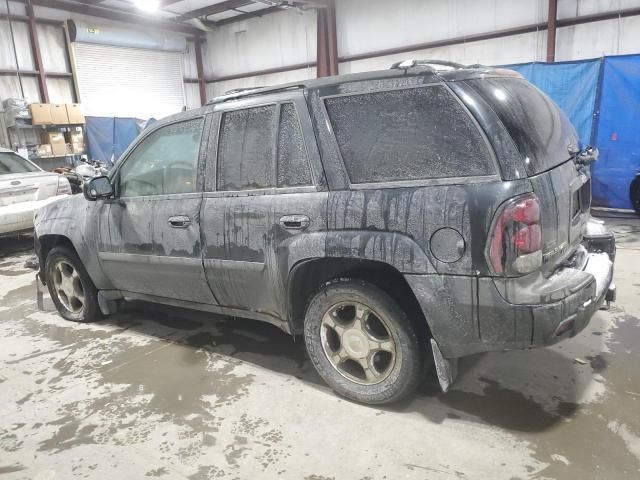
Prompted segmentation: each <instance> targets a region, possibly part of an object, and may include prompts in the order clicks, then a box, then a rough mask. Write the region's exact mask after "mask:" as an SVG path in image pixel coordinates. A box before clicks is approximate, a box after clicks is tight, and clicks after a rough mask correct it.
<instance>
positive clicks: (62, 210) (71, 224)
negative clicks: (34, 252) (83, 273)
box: [34, 195, 113, 290]
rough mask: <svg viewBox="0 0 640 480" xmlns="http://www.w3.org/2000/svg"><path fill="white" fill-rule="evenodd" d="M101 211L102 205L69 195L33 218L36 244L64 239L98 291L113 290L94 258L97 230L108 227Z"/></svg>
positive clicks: (98, 231) (104, 206) (96, 258)
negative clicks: (50, 239)
mask: <svg viewBox="0 0 640 480" xmlns="http://www.w3.org/2000/svg"><path fill="white" fill-rule="evenodd" d="M105 208H107V206H106V204H105V203H104V202H101V201H97V202H89V201H87V200H86V199H85V198H84V197H83V196H82V195H73V196H71V197H68V198H65V199H61V200H60V201H57V202H53V203H51V204H49V205H46V206H45V207H43V208H41V209H40V210H39V211H38V212H37V213H36V215H35V218H34V228H35V234H36V237H37V239H38V242H39V243H40V244H41V245H44V244H46V239H47V237H58V238H59V237H63V238H66V239H67V240H68V241H69V242H71V244H72V245H73V248H74V249H75V251H76V253H77V254H78V257H80V261H82V263H83V265H84V267H85V268H86V269H87V273H88V274H89V276H90V277H91V279H92V280H93V283H94V284H95V286H96V288H98V289H99V290H100V289H110V288H113V285H112V284H111V281H110V280H109V279H108V278H107V277H106V276H105V274H104V272H103V271H102V267H101V265H100V261H99V259H98V244H99V242H100V229H101V228H104V229H105V231H106V229H107V228H108V225H107V223H106V218H107V216H106V215H104V214H103V211H104V210H105ZM44 260H46V259H44V258H42V259H41V261H44Z"/></svg>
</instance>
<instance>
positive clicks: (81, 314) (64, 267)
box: [45, 247, 102, 322]
mask: <svg viewBox="0 0 640 480" xmlns="http://www.w3.org/2000/svg"><path fill="white" fill-rule="evenodd" d="M45 271H46V275H47V287H48V289H49V293H50V294H51V299H52V300H53V303H54V304H55V306H56V308H57V309H58V313H60V315H61V316H62V317H63V318H65V319H67V320H71V321H74V322H92V321H94V320H98V319H99V318H100V317H101V316H102V314H101V312H100V308H99V306H98V291H97V290H96V287H95V286H94V284H93V282H92V281H91V278H90V277H89V274H88V273H87V271H86V270H85V268H84V265H82V262H81V261H80V259H79V258H78V256H77V255H76V254H75V253H74V252H73V251H72V250H69V249H67V248H64V247H56V248H53V249H52V250H51V251H50V252H49V254H48V255H47V260H46V264H45Z"/></svg>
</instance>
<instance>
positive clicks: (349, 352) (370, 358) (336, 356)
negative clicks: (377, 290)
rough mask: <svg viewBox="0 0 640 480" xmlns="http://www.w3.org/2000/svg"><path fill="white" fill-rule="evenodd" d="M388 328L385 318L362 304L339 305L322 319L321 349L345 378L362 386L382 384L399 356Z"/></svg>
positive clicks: (333, 307)
mask: <svg viewBox="0 0 640 480" xmlns="http://www.w3.org/2000/svg"><path fill="white" fill-rule="evenodd" d="M389 325H390V322H389V321H388V320H387V319H386V318H385V317H384V316H383V315H380V314H379V313H377V312H375V311H374V310H373V309H372V308H370V307H368V306H366V305H365V304H363V303H360V302H355V301H353V302H340V303H337V304H335V305H333V306H332V307H331V308H329V310H327V312H326V313H325V314H324V316H323V317H322V322H321V327H320V336H321V340H322V348H323V350H324V353H325V355H326V357H327V359H328V360H329V362H330V363H331V365H332V366H333V368H335V369H336V370H337V371H338V372H339V373H340V374H341V375H342V376H344V377H346V378H347V379H349V380H351V381H353V382H356V383H359V384H361V385H374V384H376V383H380V382H382V381H383V380H384V379H385V378H387V377H388V376H389V374H390V373H391V370H392V369H393V366H394V365H395V362H396V360H397V356H398V354H399V351H398V349H397V348H396V340H395V338H394V336H393V334H392V333H391V332H392V329H391V328H390V326H389Z"/></svg>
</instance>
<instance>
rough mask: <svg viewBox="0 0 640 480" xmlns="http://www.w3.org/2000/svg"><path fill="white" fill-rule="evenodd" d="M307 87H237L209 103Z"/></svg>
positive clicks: (301, 85)
mask: <svg viewBox="0 0 640 480" xmlns="http://www.w3.org/2000/svg"><path fill="white" fill-rule="evenodd" d="M301 88H305V86H304V85H303V84H292V85H279V86H273V87H253V88H236V89H233V90H229V91H228V92H225V93H224V95H220V96H218V97H214V98H212V99H211V100H209V101H208V102H207V105H212V104H214V103H222V102H228V101H229V100H236V99H238V98H244V97H249V96H251V95H261V94H263V93H276V92H286V91H287V90H299V89H301Z"/></svg>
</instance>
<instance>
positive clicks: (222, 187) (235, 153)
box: [201, 94, 327, 320]
mask: <svg viewBox="0 0 640 480" xmlns="http://www.w3.org/2000/svg"><path fill="white" fill-rule="evenodd" d="M213 135H214V137H215V141H212V142H210V145H211V148H210V151H209V155H208V164H207V173H206V185H205V194H204V197H205V198H204V203H203V207H202V220H201V222H202V234H203V241H204V245H205V247H204V249H205V250H204V264H205V271H206V275H207V279H208V281H209V284H210V286H211V289H212V290H213V292H214V294H215V296H216V298H217V299H218V301H219V303H220V304H221V305H224V306H226V307H232V308H238V309H242V310H246V311H253V312H258V313H260V314H263V315H267V316H270V317H273V318H274V319H276V320H277V319H284V318H286V305H285V303H286V302H285V298H284V292H285V290H286V288H285V284H286V278H287V274H288V267H289V265H288V252H289V250H288V249H289V245H291V244H292V243H293V242H294V241H295V240H296V238H297V237H299V236H301V235H309V234H313V233H314V232H319V231H325V230H326V215H325V212H326V204H327V192H326V191H321V190H320V189H319V188H318V187H317V185H318V184H319V183H320V182H318V179H319V176H320V175H321V167H320V166H319V165H320V161H319V155H318V152H317V149H316V146H315V143H314V142H313V133H312V129H311V123H310V118H309V115H308V111H307V109H306V104H305V103H304V100H303V97H302V94H299V95H297V96H295V98H291V94H287V95H286V96H283V95H277V94H276V95H273V96H271V97H269V98H263V99H261V100H260V101H253V102H252V103H244V104H243V105H242V107H239V106H237V105H235V106H229V105H223V111H221V112H219V113H216V114H215V121H214V132H213Z"/></svg>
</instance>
